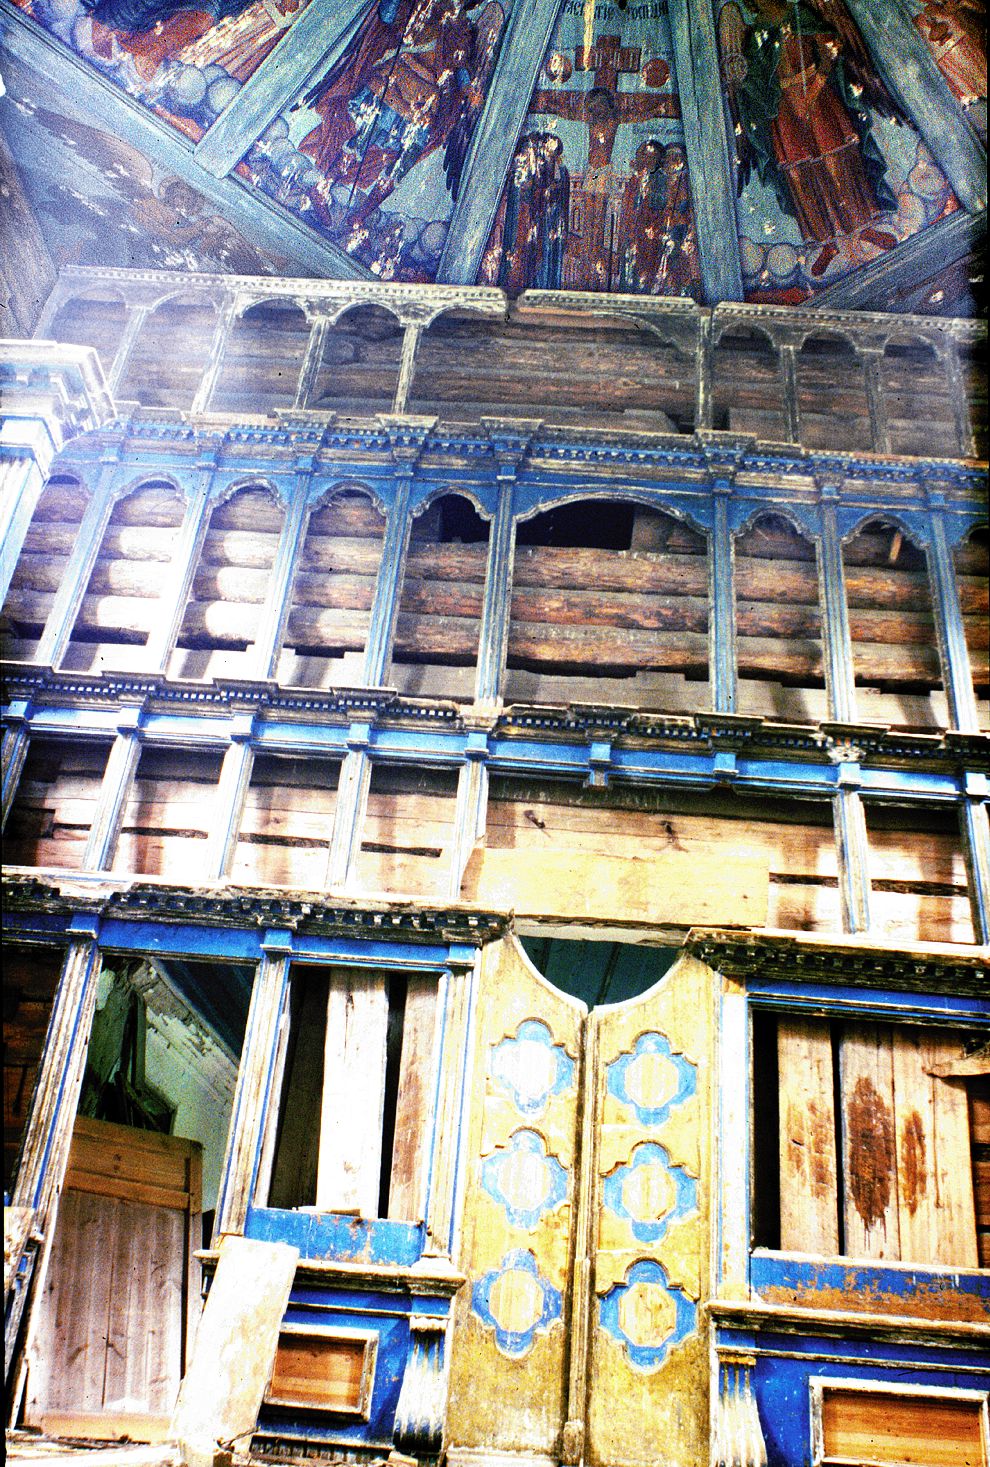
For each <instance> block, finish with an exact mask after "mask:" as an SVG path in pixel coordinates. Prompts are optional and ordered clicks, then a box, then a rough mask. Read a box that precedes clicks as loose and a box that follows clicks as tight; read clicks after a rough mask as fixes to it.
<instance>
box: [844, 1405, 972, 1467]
mask: <svg viewBox="0 0 990 1467" xmlns="http://www.w3.org/2000/svg"><path fill="white" fill-rule="evenodd" d="M983 1431H984V1429H983V1419H982V1410H981V1407H980V1403H979V1402H978V1401H960V1400H952V1399H946V1398H945V1397H944V1396H943V1397H937V1396H934V1397H933V1396H927V1397H917V1396H908V1395H897V1394H895V1393H894V1392H891V1391H865V1390H864V1391H836V1390H828V1389H826V1390H825V1391H824V1393H823V1398H822V1445H823V1446H824V1449H825V1453H826V1457H827V1459H828V1460H830V1461H831V1460H837V1461H843V1462H845V1461H850V1462H901V1463H911V1462H917V1463H924V1464H925V1467H984V1463H985V1462H986V1455H985V1452H984V1440H983Z"/></svg>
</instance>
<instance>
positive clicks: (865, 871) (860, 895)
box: [832, 764, 870, 932]
mask: <svg viewBox="0 0 990 1467" xmlns="http://www.w3.org/2000/svg"><path fill="white" fill-rule="evenodd" d="M858 785H859V767H858V765H847V764H843V765H841V766H840V769H839V790H838V792H837V794H836V795H835V796H834V798H833V800H832V820H833V822H834V827H835V851H836V859H837V861H838V867H839V904H840V907H841V910H842V930H843V932H869V930H870V872H869V843H868V841H867V835H866V816H865V814H864V811H863V799H862V796H861V795H860V793H859V788H858Z"/></svg>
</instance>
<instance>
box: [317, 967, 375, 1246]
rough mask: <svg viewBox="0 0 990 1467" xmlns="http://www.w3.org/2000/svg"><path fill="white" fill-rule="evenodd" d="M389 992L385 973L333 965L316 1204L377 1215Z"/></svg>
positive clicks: (327, 1208) (329, 997)
mask: <svg viewBox="0 0 990 1467" xmlns="http://www.w3.org/2000/svg"><path fill="white" fill-rule="evenodd" d="M387 1034H388V992H387V988H386V980H385V978H384V975H382V974H381V973H373V972H364V971H358V970H353V969H347V968H335V969H333V970H332V977H331V982H330V990H329V995H328V999H327V1024H326V1045H325V1049H324V1067H323V1104H322V1110H321V1117H320V1152H319V1163H318V1167H317V1174H316V1206H317V1207H318V1208H319V1209H321V1210H326V1211H330V1212H354V1211H356V1212H358V1213H359V1214H360V1215H361V1216H363V1217H376V1216H377V1215H378V1194H379V1189H380V1182H381V1157H382V1122H383V1117H384V1105H385V1046H386V1039H387Z"/></svg>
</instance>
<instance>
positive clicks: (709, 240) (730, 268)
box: [670, 0, 743, 305]
mask: <svg viewBox="0 0 990 1467" xmlns="http://www.w3.org/2000/svg"><path fill="white" fill-rule="evenodd" d="M670 34H671V37H672V39H673V42H674V68H675V71H676V75H677V90H678V93H679V95H680V99H681V119H682V121H683V124H684V147H685V151H686V153H687V163H688V179H689V181H690V186H691V203H692V206H693V208H694V222H695V229H696V231H697V236H698V264H699V267H700V270H701V286H702V291H703V293H704V298H705V303H706V304H707V305H716V304H717V303H718V302H719V301H741V300H742V299H743V282H742V267H741V265H740V262H739V225H738V222H737V220H736V184H735V177H734V175H733V170H732V163H731V159H732V156H733V153H734V149H733V147H732V144H731V140H730V138H729V135H728V132H727V130H726V125H725V104H724V102H723V100H722V79H721V78H722V73H721V69H720V66H719V56H718V45H717V43H716V40H715V21H714V19H713V16H712V7H711V4H710V0H670Z"/></svg>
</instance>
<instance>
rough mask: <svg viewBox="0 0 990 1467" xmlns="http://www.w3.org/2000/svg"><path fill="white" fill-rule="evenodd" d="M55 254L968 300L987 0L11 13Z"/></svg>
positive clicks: (477, 0) (148, 7)
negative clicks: (985, 4) (985, 0)
mask: <svg viewBox="0 0 990 1467" xmlns="http://www.w3.org/2000/svg"><path fill="white" fill-rule="evenodd" d="M0 12H2V16H3V22H4V32H5V36H4V45H5V53H6V54H5V64H4V75H5V79H6V87H7V91H6V96H5V97H4V99H3V101H2V102H0V116H2V127H3V132H4V134H5V136H6V139H7V142H8V146H9V148H10V151H11V153H12V155H13V159H14V164H15V167H16V175H17V187H18V188H19V189H21V190H22V191H23V196H24V201H25V204H26V206H27V207H29V208H30V209H31V210H32V211H33V214H34V217H35V218H36V219H37V221H38V224H39V227H40V229H41V232H42V234H43V235H44V238H45V240H46V242H47V245H48V248H49V249H50V251H51V254H52V258H53V260H54V262H55V265H56V266H60V265H62V264H64V263H68V262H74V263H86V264H101V263H104V264H108V265H137V266H149V265H150V266H155V265H158V266H168V267H171V268H177V267H178V268H182V267H183V266H185V267H188V268H197V269H207V270H220V271H227V272H232V273H250V274H257V273H261V274H264V273H278V274H288V275H294V274H299V275H319V276H329V277H334V276H337V277H355V276H370V277H377V278H380V279H383V280H400V281H413V282H429V281H435V280H441V281H452V282H455V283H462V284H467V283H474V282H477V283H481V284H493V285H499V286H501V287H503V288H504V289H505V290H507V291H508V292H509V293H510V294H513V295H514V294H517V293H519V292H521V291H523V290H526V289H530V288H540V289H550V290H575V291H610V292H611V291H618V292H624V293H631V294H643V295H667V296H670V295H686V296H691V297H693V298H695V299H696V300H699V301H709V302H711V301H714V300H719V299H746V300H749V301H754V302H773V303H784V304H789V303H793V304H816V303H821V304H829V305H835V306H868V307H871V308H880V309H898V308H900V309H905V308H906V309H913V310H923V311H929V312H938V311H940V310H942V311H944V310H951V311H956V312H959V313H968V312H969V311H970V310H971V309H972V300H971V297H970V283H971V279H972V276H973V262H974V259H975V258H976V255H977V252H978V249H979V241H980V238H981V234H982V230H983V221H984V219H985V192H986V156H985V142H986V49H985V36H984V26H985V6H984V3H983V0H882V3H881V0H16V4H14V3H13V0H0Z"/></svg>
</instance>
